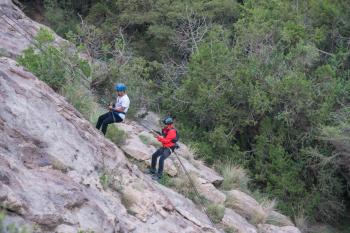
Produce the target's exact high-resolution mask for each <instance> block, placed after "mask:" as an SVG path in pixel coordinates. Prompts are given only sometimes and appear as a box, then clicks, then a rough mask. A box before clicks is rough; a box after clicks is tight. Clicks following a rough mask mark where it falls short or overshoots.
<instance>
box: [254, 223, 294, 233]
mask: <svg viewBox="0 0 350 233" xmlns="http://www.w3.org/2000/svg"><path fill="white" fill-rule="evenodd" d="M258 232H259V233H301V232H300V231H299V230H298V228H296V227H292V226H285V227H278V226H273V225H269V224H259V225H258Z"/></svg>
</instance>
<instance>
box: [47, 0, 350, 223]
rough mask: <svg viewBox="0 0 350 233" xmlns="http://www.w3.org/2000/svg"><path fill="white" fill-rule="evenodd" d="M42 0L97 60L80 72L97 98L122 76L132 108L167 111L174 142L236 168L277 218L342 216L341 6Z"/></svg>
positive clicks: (60, 28) (347, 89)
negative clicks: (274, 206)
mask: <svg viewBox="0 0 350 233" xmlns="http://www.w3.org/2000/svg"><path fill="white" fill-rule="evenodd" d="M63 2H64V3H63ZM43 6H44V7H45V9H46V19H47V21H48V22H49V24H51V26H52V27H53V28H54V29H55V30H56V31H57V32H58V33H61V35H62V36H66V38H68V39H69V40H71V41H72V42H74V43H76V45H77V46H78V48H80V49H82V50H83V51H85V52H87V53H88V54H89V55H90V56H92V57H93V58H95V59H99V60H101V61H103V62H104V63H103V65H101V64H100V65H99V66H96V67H95V68H94V69H93V70H94V71H93V73H92V77H93V81H92V82H91V87H92V88H93V89H94V91H96V92H97V93H99V94H100V96H102V97H104V98H105V97H106V96H108V95H109V94H110V93H109V89H110V86H111V84H113V83H115V82H117V81H120V80H122V81H124V82H126V83H127V84H128V85H129V86H130V90H129V93H131V95H132V99H133V100H134V102H133V103H135V104H134V105H133V107H134V109H135V106H137V107H138V108H139V107H147V108H153V109H154V108H156V110H157V109H158V108H161V109H163V111H164V112H165V111H171V112H174V113H176V116H177V119H178V123H179V125H178V127H179V128H180V131H181V135H182V136H183V138H185V139H184V140H186V142H187V143H189V142H191V143H192V144H193V145H194V146H196V147H197V149H198V151H199V153H200V155H201V156H202V157H203V158H204V159H205V160H206V161H207V162H208V163H210V164H213V163H218V162H227V161H231V162H233V163H235V164H239V165H242V166H244V167H245V168H247V169H248V170H249V172H250V175H251V176H252V181H251V182H250V186H251V188H252V189H259V190H260V191H263V192H265V193H267V194H268V195H270V196H271V197H272V198H277V199H278V207H279V208H280V209H281V210H282V211H283V212H284V213H286V214H289V215H291V216H295V215H298V214H301V213H304V214H306V215H307V216H309V217H310V219H313V220H318V221H322V222H330V223H335V222H337V221H338V220H339V219H340V217H341V216H342V215H344V213H345V211H346V200H347V199H348V193H347V189H346V187H347V185H348V181H349V178H348V177H350V176H349V173H348V171H347V169H349V168H347V167H346V162H347V161H348V159H347V156H349V147H350V146H349V145H348V144H349V143H348V141H347V139H349V134H348V131H347V130H348V129H349V120H348V119H349V118H348V116H349V108H348V107H349V93H350V82H349V75H350V74H349V67H350V54H349V44H350V14H349V12H350V5H349V4H348V1H346V0H336V1H334V0H307V1H298V0H283V1H279V0H272V1H271V0H270V1H267V0H245V1H233V0H206V1H202V0H201V1H200V0H194V1H187V0H175V1H174V0H172V1H170V0H142V1H140V0H133V1H130V0H113V1H98V0H80V1H69V0H66V1H55V0H45V1H44V2H43ZM53 9H55V10H53ZM78 15H79V16H80V17H78ZM66 18H68V19H69V20H68V21H67V20H66ZM65 20H66V22H69V23H64V22H65ZM54 67H55V66H54ZM54 71H55V69H52V70H51V71H50V72H54ZM50 75H51V74H50ZM52 75H54V74H52ZM55 85H56V84H55ZM57 85H60V82H58V83H57ZM344 147H345V148H346V150H344ZM344 151H345V152H346V153H345V152H344ZM344 163H345V165H344ZM348 164H349V163H348Z"/></svg>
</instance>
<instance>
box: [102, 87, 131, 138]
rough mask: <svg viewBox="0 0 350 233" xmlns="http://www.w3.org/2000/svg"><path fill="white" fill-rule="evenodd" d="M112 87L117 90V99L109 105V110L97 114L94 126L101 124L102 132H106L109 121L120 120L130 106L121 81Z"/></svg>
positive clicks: (115, 121)
mask: <svg viewBox="0 0 350 233" xmlns="http://www.w3.org/2000/svg"><path fill="white" fill-rule="evenodd" d="M114 89H115V90H116V91H117V99H116V101H115V103H114V104H113V105H109V106H108V109H109V112H107V113H105V114H103V115H101V116H99V118H98V121H97V124H96V128H97V129H100V128H101V126H102V133H103V134H106V132H107V126H108V124H111V123H118V122H122V121H123V120H124V119H125V114H126V112H127V111H128V109H129V106H130V99H129V97H128V95H127V94H126V86H125V84H123V83H119V84H117V85H116V86H115V87H114Z"/></svg>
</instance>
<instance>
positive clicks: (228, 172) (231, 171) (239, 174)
mask: <svg viewBox="0 0 350 233" xmlns="http://www.w3.org/2000/svg"><path fill="white" fill-rule="evenodd" d="M220 167H221V174H222V177H223V178H224V181H223V182H222V184H221V188H222V189H223V190H228V191H229V190H232V189H240V190H242V191H248V183H249V181H250V178H249V177H248V175H247V172H246V171H245V170H244V169H242V168H241V167H239V166H234V165H233V164H230V163H228V164H223V165H221V166H220Z"/></svg>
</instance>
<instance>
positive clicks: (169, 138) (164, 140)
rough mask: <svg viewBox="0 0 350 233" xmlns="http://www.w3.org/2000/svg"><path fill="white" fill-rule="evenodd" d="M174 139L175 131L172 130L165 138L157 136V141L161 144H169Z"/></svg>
mask: <svg viewBox="0 0 350 233" xmlns="http://www.w3.org/2000/svg"><path fill="white" fill-rule="evenodd" d="M175 138H176V131H175V130H174V129H172V130H170V131H169V132H168V134H167V135H166V137H162V136H157V139H158V141H160V142H161V143H169V142H171V141H172V140H173V139H175Z"/></svg>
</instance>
